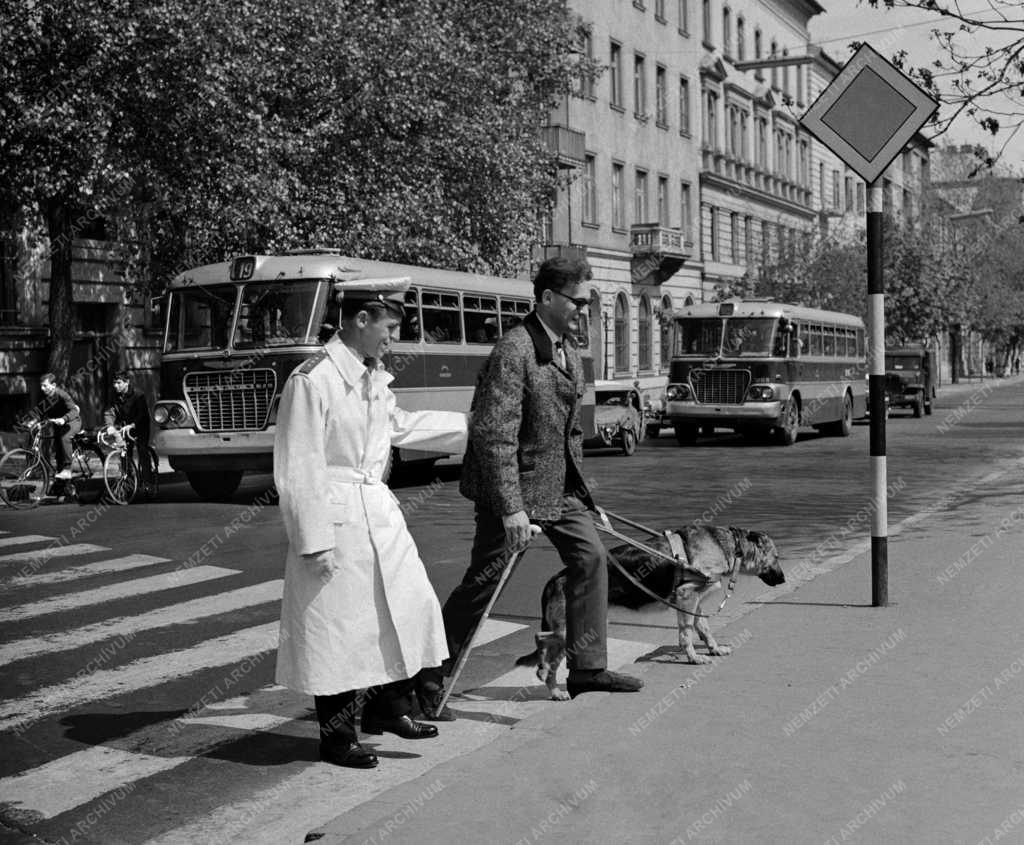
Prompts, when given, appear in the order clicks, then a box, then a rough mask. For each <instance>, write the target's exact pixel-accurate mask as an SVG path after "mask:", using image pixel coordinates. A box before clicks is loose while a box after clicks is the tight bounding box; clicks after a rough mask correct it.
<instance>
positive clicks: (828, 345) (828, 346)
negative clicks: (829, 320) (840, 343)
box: [821, 326, 836, 358]
mask: <svg viewBox="0 0 1024 845" xmlns="http://www.w3.org/2000/svg"><path fill="white" fill-rule="evenodd" d="M821 340H822V346H821V353H822V355H827V356H828V357H829V358H834V357H835V354H836V330H835V327H834V326H823V327H822V330H821Z"/></svg>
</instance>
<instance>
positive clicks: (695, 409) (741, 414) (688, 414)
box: [665, 400, 783, 428]
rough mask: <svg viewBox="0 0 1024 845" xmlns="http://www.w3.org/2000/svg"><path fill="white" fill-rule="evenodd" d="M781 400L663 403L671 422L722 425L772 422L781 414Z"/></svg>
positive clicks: (772, 423)
mask: <svg viewBox="0 0 1024 845" xmlns="http://www.w3.org/2000/svg"><path fill="white" fill-rule="evenodd" d="M782 404H783V403H782V402H781V401H779V400H776V401H774V402H745V403H744V404H742V405H702V404H700V403H698V402H672V401H669V402H667V403H666V407H665V417H666V419H667V421H668V422H669V423H670V424H671V425H686V424H687V423H694V424H704V423H714V424H715V425H720V426H722V427H724V428H728V427H731V426H736V425H740V426H743V425H758V426H773V425H775V424H776V423H777V422H778V420H779V416H780V415H781V414H782Z"/></svg>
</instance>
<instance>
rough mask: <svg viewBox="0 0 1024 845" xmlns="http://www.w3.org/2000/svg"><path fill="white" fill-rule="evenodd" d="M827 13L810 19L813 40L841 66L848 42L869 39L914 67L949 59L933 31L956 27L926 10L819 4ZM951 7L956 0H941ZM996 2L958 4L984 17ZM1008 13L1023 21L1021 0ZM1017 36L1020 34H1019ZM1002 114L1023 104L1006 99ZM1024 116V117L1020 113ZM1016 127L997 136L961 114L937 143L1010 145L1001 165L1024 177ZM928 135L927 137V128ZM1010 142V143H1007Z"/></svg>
mask: <svg viewBox="0 0 1024 845" xmlns="http://www.w3.org/2000/svg"><path fill="white" fill-rule="evenodd" d="M818 2H819V3H820V4H821V5H822V6H823V7H824V8H825V9H826V12H825V14H821V15H815V16H814V17H813V18H811V21H810V33H811V42H812V43H814V44H817V45H819V46H821V47H822V48H823V49H824V50H825V52H826V53H828V54H829V55H830V56H831V57H832V58H834V59H836V60H837V61H838V62H840V64H845V62H846V61H847V59H849V57H850V55H851V54H850V51H849V49H848V46H847V45H848V44H849V43H850V42H851V41H854V40H856V41H865V42H867V43H868V44H870V45H871V46H872V47H874V48H875V49H876V50H878V52H880V53H881V54H882V55H883V56H885V58H887V59H892V56H893V54H894V53H895V52H897V51H898V50H906V51H907V53H908V62H909V63H910V64H913V65H930V64H931V62H932V61H934V60H935V59H946V58H947V57H946V54H945V52H944V50H943V49H942V47H941V46H940V45H939V44H937V43H936V42H935V41H934V39H933V38H932V35H931V31H932V30H933V29H935V28H937V27H938V28H947V29H948V28H951V27H955V25H954V24H946V23H943V19H942V18H941V17H939V16H938V15H936V14H935V13H930V12H923V11H920V10H915V9H907V8H894V9H885V8H882V6H883V3H879V8H872V7H870V6H869V5H868V3H867V0H818ZM941 2H942V3H944V4H948V3H951V2H954V0H941ZM992 2H996V3H998V2H999V0H959V5H960V8H961V9H962V10H963V11H965V12H971V13H973V12H979V17H981V14H980V12H981V11H982V10H986V14H985V17H986V19H992V18H994V17H995V15H994V13H992V11H991V9H990V6H991V4H992ZM1004 3H1006V4H1008V5H1003V8H1004V9H1007V10H1009V9H1011V7H1012V8H1013V11H1012V12H1011V14H1012V16H1013V17H1015V18H1017V19H1020V18H1021V17H1024V14H1022V13H1021V6H1020V5H1019V4H1018V2H1017V0H1004ZM1002 37H1003V39H1004V40H1003V41H999V40H998V38H999V36H996V35H994V34H992V33H987V34H986V33H984V32H982V33H979V35H978V36H976V37H975V38H974V39H973V40H972V42H971V46H972V48H973V49H977V50H979V51H980V50H981V49H984V47H985V46H992V47H999V46H1000V45H1001V44H1003V43H1006V36H1002ZM1018 37H1019V34H1018ZM1002 106H1003V110H1009V111H1018V112H1019V111H1020V107H1019V106H1014V105H1013V104H1010V103H1008V101H1005V100H1004V101H1003V103H1002ZM995 117H996V118H997V119H998V120H999V121H1000V124H1002V125H1005V124H1006V123H1007V122H1008V120H1009V119H1008V118H1006V117H1005V116H1002V115H995ZM1021 117H1024V115H1021ZM1012 132H1013V130H1012V129H1002V130H1000V132H999V134H998V135H995V136H993V135H992V134H991V133H988V132H985V131H984V130H982V129H981V128H980V127H978V126H977V125H976V124H975V122H974V121H973V120H972V119H971V118H969V117H967V116H966V115H963V114H962V115H961V116H960V117H959V118H958V119H957V120H956V121H955V122H954V123H953V125H952V126H951V128H950V130H949V131H948V132H946V133H944V134H943V136H942V137H941V138H939V139H936V140H937V141H938V142H940V143H943V144H944V143H946V140H947V139H948V140H949V141H952V142H955V143H957V144H981V145H982V146H984V147H986V148H987V149H989V150H990V151H991V152H992V153H998V152H999V150H1000V148H1002V147H1003V144H1004V143H1006V146H1005V149H1004V150H1003V152H1002V156H1001V158H1000V162H1001V163H1002V164H1005V165H1008V166H1009V167H1011V168H1012V169H1013V171H1014V172H1019V173H1024V127H1021V128H1020V129H1019V130H1018V131H1017V132H1016V133H1015V134H1014V135H1013V137H1012V138H1011V137H1010V134H1011V133H1012ZM925 134H926V135H929V134H930V133H929V131H928V129H927V127H926V129H925ZM1008 139H1009V140H1008Z"/></svg>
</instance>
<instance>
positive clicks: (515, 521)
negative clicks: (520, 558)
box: [501, 511, 537, 552]
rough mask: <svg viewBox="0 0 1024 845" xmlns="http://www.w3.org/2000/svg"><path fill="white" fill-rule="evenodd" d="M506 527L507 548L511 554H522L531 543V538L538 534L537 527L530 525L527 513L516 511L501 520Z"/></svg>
mask: <svg viewBox="0 0 1024 845" xmlns="http://www.w3.org/2000/svg"><path fill="white" fill-rule="evenodd" d="M501 521H502V524H503V525H504V526H505V547H506V548H507V549H508V550H509V551H510V552H521V551H522V550H523V549H525V548H526V547H527V545H529V543H530V538H531V537H532V536H533V535H534V534H536V533H537V530H536V528H535V526H533V525H530V520H529V518H528V517H527V516H526V511H516V512H515V513H510V514H509V515H508V516H503V517H502V518H501Z"/></svg>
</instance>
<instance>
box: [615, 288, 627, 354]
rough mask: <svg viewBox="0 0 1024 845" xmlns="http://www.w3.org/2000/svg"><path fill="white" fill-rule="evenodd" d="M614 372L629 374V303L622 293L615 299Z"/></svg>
mask: <svg viewBox="0 0 1024 845" xmlns="http://www.w3.org/2000/svg"><path fill="white" fill-rule="evenodd" d="M615 372H616V373H628V372H629V303H628V302H626V295H625V294H624V293H620V294H619V295H618V296H617V297H615Z"/></svg>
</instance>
